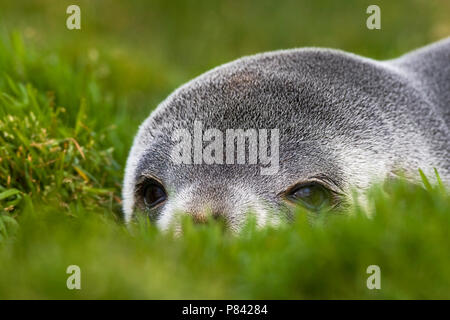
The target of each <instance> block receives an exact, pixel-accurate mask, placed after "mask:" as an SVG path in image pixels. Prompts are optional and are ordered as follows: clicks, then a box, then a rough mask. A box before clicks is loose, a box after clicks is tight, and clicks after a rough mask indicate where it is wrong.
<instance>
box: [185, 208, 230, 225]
mask: <svg viewBox="0 0 450 320" xmlns="http://www.w3.org/2000/svg"><path fill="white" fill-rule="evenodd" d="M191 216H192V220H193V221H194V223H195V224H207V223H209V222H211V221H219V220H220V221H221V220H224V214H222V213H220V212H217V211H215V212H200V213H192V214H191Z"/></svg>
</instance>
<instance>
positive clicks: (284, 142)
mask: <svg viewBox="0 0 450 320" xmlns="http://www.w3.org/2000/svg"><path fill="white" fill-rule="evenodd" d="M449 119H450V38H447V39H444V40H441V41H439V42H437V43H434V44H431V45H429V46H426V47H424V48H421V49H418V50H415V51H412V52H410V53H407V54H405V55H403V56H401V57H399V58H397V59H393V60H386V61H377V60H373V59H369V58H365V57H361V56H358V55H355V54H352V53H347V52H343V51H340V50H333V49H320V48H303V49H292V50H281V51H275V52H268V53H262V54H257V55H253V56H248V57H243V58H241V59H238V60H235V61H233V62H231V63H227V64H224V65H222V66H219V67H216V68H214V69H212V70H211V71H208V72H206V73H204V74H203V75H200V76H199V77H197V78H195V79H193V80H191V81H189V82H188V83H186V84H185V85H183V86H181V87H180V88H178V89H177V90H175V91H174V92H173V93H172V94H171V95H169V96H168V97H167V98H166V99H165V100H164V101H163V102H162V103H161V104H160V105H159V106H158V107H157V109H156V110H155V111H154V112H153V113H151V115H150V116H149V117H148V118H147V119H146V120H145V121H144V122H143V124H142V125H141V126H140V128H139V131H138V134H137V135H136V137H135V139H134V143H133V146H132V148H131V151H130V153H129V157H128V160H127V164H126V169H125V178H124V184H123V211H124V218H125V221H127V222H128V221H130V220H131V219H132V217H133V216H134V214H133V213H134V212H135V211H136V210H141V211H144V212H146V213H147V214H148V215H149V217H150V218H151V219H152V220H153V221H154V222H155V223H156V224H157V225H158V226H159V227H160V228H162V229H168V228H169V227H170V226H171V225H172V224H176V221H178V219H175V217H176V216H177V213H178V212H180V213H185V214H188V215H192V217H193V219H194V221H197V222H204V221H207V220H208V219H209V218H210V217H214V218H221V219H223V220H224V221H225V222H226V224H227V225H228V226H229V228H230V229H231V230H235V231H237V230H239V229H240V228H241V227H242V225H243V223H244V221H245V220H246V213H247V212H249V211H250V212H253V213H254V214H255V216H256V221H257V224H258V225H261V226H262V225H265V224H267V223H273V224H276V223H278V222H280V221H282V220H283V219H284V218H286V217H287V218H289V217H291V216H292V214H293V213H292V209H291V206H290V203H291V202H295V203H300V204H302V205H304V206H306V207H307V208H308V209H310V210H311V211H315V210H317V209H319V208H321V207H322V206H323V205H329V206H334V205H337V204H339V202H340V199H341V198H342V196H344V195H348V194H349V193H351V190H352V189H353V188H355V189H357V190H360V191H361V193H364V190H366V189H367V188H368V187H370V186H371V184H372V183H373V182H375V181H381V180H384V179H386V178H389V177H392V176H396V175H397V173H398V172H403V173H404V174H405V175H406V177H407V178H409V179H411V180H412V181H415V180H416V179H417V178H418V168H421V169H422V170H423V171H424V172H425V173H426V174H428V175H429V176H434V174H433V168H437V170H438V172H439V173H440V176H441V178H442V180H443V181H444V182H445V183H447V184H449V182H450V160H449V159H450V146H449V128H448V127H449ZM230 130H235V131H234V132H232V131H230ZM252 130H253V131H252ZM180 132H181V135H180ZM229 132H232V133H233V134H234V137H233V136H232V138H230V139H229V138H228V137H225V136H226V135H227V133H229ZM264 132H265V136H264V134H262V133H264ZM175 133H178V134H176V137H174V134H175ZM269 133H271V134H270V136H272V138H275V137H277V138H278V140H277V141H276V140H275V139H272V140H270V139H269V138H268V136H269ZM183 134H184V135H185V136H188V137H187V138H186V137H183ZM196 135H197V138H196ZM193 137H194V138H193ZM198 137H200V139H201V140H200V142H199V141H198V139H199V138H198ZM213 137H214V139H212V138H213ZM255 137H256V138H255ZM261 137H262V138H264V137H265V138H266V140H265V141H264V139H261ZM185 138H186V139H185ZM219 138H220V139H219ZM253 138H255V139H256V140H254V139H253ZM258 138H259V140H258ZM239 139H241V140H239ZM252 139H253V140H252ZM181 140H184V141H185V142H187V143H192V146H189V145H186V143H185V145H184V146H182V148H180V144H179V142H180V141H181ZM230 141H231V144H232V146H229V145H226V142H230ZM239 141H240V142H241V144H242V143H243V144H244V149H245V150H247V151H248V154H246V155H244V156H246V158H245V163H242V158H241V162H239V161H237V162H236V161H235V162H233V161H231V162H230V161H228V160H233V159H232V157H230V159H226V157H228V156H230V153H227V154H226V155H225V154H224V150H226V151H229V150H231V151H230V152H231V155H232V156H236V157H238V156H239V155H238V149H239V146H238V144H239ZM255 141H256V142H257V143H258V147H259V150H258V149H255V148H253V147H252V146H253V144H254V142H255ZM208 142H209V144H213V143H215V147H214V148H210V149H209V150H208V149H207V148H208ZM235 142H236V144H237V147H236V148H233V147H234V143H235ZM268 142H269V143H268ZM270 142H271V143H272V144H275V142H277V146H276V149H274V148H272V149H271V148H270V146H269V144H270ZM229 148H231V149H229ZM175 149H177V150H178V151H176V152H174V150H175ZM211 149H214V150H213V151H212V150H211ZM180 150H181V151H184V152H186V153H187V154H184V155H181V156H180V157H181V158H180V157H178V156H177V155H180V154H179V152H181V151H180ZM242 150H243V149H241V151H242ZM266 151H267V152H266ZM199 152H200V153H199ZM202 152H203V154H202ZM261 152H262V153H261ZM264 153H265V156H266V158H267V157H268V156H269V154H271V155H272V156H274V155H275V156H276V159H274V157H272V160H274V161H273V162H270V163H269V162H267V161H266V162H265V163H262V162H261V161H260V160H261V159H262V156H263V155H264ZM180 159H181V162H180ZM251 160H253V162H252V161H251ZM255 160H256V162H255ZM275 160H276V161H275ZM258 161H260V162H258ZM271 165H272V168H275V169H274V170H272V171H271V173H269V174H263V173H262V171H261V168H263V167H264V168H267V167H268V166H271ZM269 171H270V170H269Z"/></svg>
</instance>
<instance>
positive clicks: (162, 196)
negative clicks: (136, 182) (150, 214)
mask: <svg viewBox="0 0 450 320" xmlns="http://www.w3.org/2000/svg"><path fill="white" fill-rule="evenodd" d="M143 198H144V203H145V206H146V207H147V208H150V209H151V208H154V207H156V206H157V205H158V204H160V203H162V202H164V201H165V200H166V199H167V194H166V191H165V190H164V187H163V186H162V185H161V184H160V183H159V182H157V181H156V180H153V179H150V180H149V181H147V182H146V183H145V185H144V188H143Z"/></svg>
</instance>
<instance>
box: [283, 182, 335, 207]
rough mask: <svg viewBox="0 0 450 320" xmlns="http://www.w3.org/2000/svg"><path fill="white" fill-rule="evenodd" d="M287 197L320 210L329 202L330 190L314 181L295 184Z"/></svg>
mask: <svg viewBox="0 0 450 320" xmlns="http://www.w3.org/2000/svg"><path fill="white" fill-rule="evenodd" d="M287 198H288V199H289V200H291V201H294V202H296V203H300V204H301V205H303V206H304V207H306V208H307V209H310V210H314V211H317V210H320V209H322V208H324V207H325V206H328V205H330V203H331V193H330V191H329V190H328V189H326V188H325V187H324V186H322V185H321V184H319V183H315V182H312V183H308V184H303V185H298V186H295V187H294V188H293V189H292V190H291V191H290V192H289V194H288V195H287Z"/></svg>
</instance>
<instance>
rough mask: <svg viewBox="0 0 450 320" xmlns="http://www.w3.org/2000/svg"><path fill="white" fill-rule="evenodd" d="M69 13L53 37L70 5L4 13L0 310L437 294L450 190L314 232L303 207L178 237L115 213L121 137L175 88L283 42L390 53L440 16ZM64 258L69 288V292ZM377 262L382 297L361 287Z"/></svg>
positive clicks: (447, 289) (122, 7)
mask: <svg viewBox="0 0 450 320" xmlns="http://www.w3.org/2000/svg"><path fill="white" fill-rule="evenodd" d="M80 3H81V7H82V13H83V12H84V15H83V20H82V21H83V22H82V25H83V28H84V29H83V30H82V31H81V32H78V33H77V32H70V31H67V30H65V29H64V27H62V28H61V27H59V26H60V25H62V26H64V22H65V17H66V16H65V8H66V7H67V5H68V4H71V3H65V2H64V1H61V2H58V4H57V5H56V4H55V2H52V1H44V2H42V3H40V2H39V3H38V2H37V1H27V2H3V3H1V4H0V12H1V13H2V16H1V18H2V19H1V20H0V299H11V298H288V299H298V298H300V299H303V298H369V299H372V298H373V299H382V298H449V297H450V239H449V238H450V235H449V233H448V226H449V225H450V223H449V222H450V221H449V220H450V214H449V213H450V197H449V195H448V193H447V191H445V190H444V187H443V186H442V185H439V184H438V186H432V185H431V184H430V183H429V182H428V180H427V179H426V177H424V176H423V180H424V188H418V187H413V186H411V185H408V184H406V183H402V182H396V183H393V184H392V185H390V186H389V188H388V189H387V190H385V189H382V188H374V189H373V191H372V193H371V196H370V203H371V207H372V211H373V212H372V214H373V218H372V219H368V218H367V217H366V214H365V212H364V210H363V209H361V208H360V207H359V206H358V205H356V204H354V205H353V206H351V207H350V208H349V215H348V216H336V217H330V219H329V220H326V221H325V220H324V219H318V220H317V222H316V223H314V224H312V225H311V224H309V223H308V219H307V215H306V214H305V212H303V211H301V210H299V212H298V218H297V220H296V222H295V223H294V224H292V225H286V226H283V227H282V228H281V229H279V230H274V229H270V228H267V229H263V230H256V229H255V228H254V226H253V225H252V223H251V221H249V225H248V226H247V228H246V229H245V230H244V231H243V232H242V234H240V235H238V236H231V235H229V234H227V233H223V232H222V230H221V228H220V226H216V225H212V226H208V227H200V228H199V227H194V226H192V225H191V224H190V222H189V221H187V222H186V223H185V234H184V236H183V237H182V238H178V239H177V238H173V237H172V236H171V235H168V234H162V233H160V232H158V231H157V230H155V229H154V227H153V226H151V225H149V223H148V222H146V221H145V220H140V221H138V222H136V223H134V224H133V225H131V226H130V228H127V227H125V226H124V225H123V224H122V223H121V219H120V185H121V181H122V176H123V167H124V163H125V159H126V156H127V152H128V149H129V147H130V145H131V141H132V138H133V135H134V133H135V131H136V129H137V126H138V124H139V123H140V122H141V121H142V120H143V119H144V118H145V117H146V116H147V115H148V113H149V112H150V110H151V109H152V108H154V107H155V106H156V104H157V103H158V102H159V101H161V100H162V99H163V98H164V97H165V96H166V95H167V94H168V93H169V92H170V91H172V90H173V89H174V88H175V87H176V86H177V85H179V84H181V83H183V82H185V81H187V80H188V79H189V78H191V77H193V76H195V75H196V74H198V73H200V72H202V71H204V70H206V69H208V68H210V67H213V66H215V65H217V64H219V63H223V62H226V61H228V60H231V59H233V58H236V57H238V56H240V55H243V54H250V53H255V52H259V51H265V50H274V49H280V48H288V47H296V46H307V45H321V46H333V47H339V48H342V49H346V50H349V51H353V52H356V53H361V54H366V55H369V56H372V57H376V58H390V57H393V56H395V55H397V54H399V53H402V52H404V51H407V50H410V49H412V48H413V47H416V46H419V45H424V44H426V43H427V42H431V41H433V40H437V39H438V38H440V37H443V36H445V35H446V33H448V30H450V27H449V26H450V25H449V23H448V21H449V20H448V19H447V18H446V16H445V15H443V12H446V10H444V9H443V8H442V7H441V5H437V4H436V3H432V2H421V1H399V2H395V3H394V2H386V3H384V2H383V6H382V17H383V18H382V19H384V20H383V22H382V26H383V27H382V28H384V29H383V30H384V31H383V32H378V33H377V32H370V31H368V30H367V29H365V28H364V27H361V25H363V26H364V22H365V20H364V12H365V8H366V7H367V5H368V3H369V2H367V3H366V2H364V1H354V2H351V1H350V2H349V4H347V2H346V4H345V5H342V6H337V5H334V4H333V2H331V1H323V2H321V4H316V2H314V3H313V2H309V4H307V3H306V2H302V1H295V2H294V1H292V2H290V1H288V2H286V3H285V4H283V5H277V8H276V9H277V10H274V5H273V4H272V3H271V2H270V1H261V2H260V3H261V4H260V5H258V6H256V5H251V3H250V2H240V3H239V4H237V3H236V4H231V2H230V3H228V2H226V3H227V4H222V5H220V4H218V3H216V2H211V1H204V2H200V3H199V4H198V5H197V6H182V7H179V6H178V7H175V6H174V5H172V4H169V3H167V2H166V1H152V2H151V4H149V3H147V2H133V4H129V2H121V3H120V4H117V3H116V4H115V5H114V6H111V5H108V8H105V4H102V3H101V2H95V4H92V3H93V2H89V3H90V4H88V2H83V1H81V2H80ZM179 5H181V4H179ZM405 5H407V6H409V10H407V11H408V12H409V13H412V12H420V13H421V14H420V15H418V16H416V15H413V14H408V15H407V14H406V13H405V10H404V6H405ZM442 6H448V5H447V4H445V3H442ZM124 12H126V14H123V13H124ZM94 13H95V14H94ZM361 15H362V17H361ZM149 17H152V19H149ZM61 21H62V22H61ZM13 27H14V28H15V31H13ZM343 30H345V32H344V31H343ZM131 31H133V32H131ZM412 34H413V35H414V36H411V35H412ZM143 39H144V40H145V39H150V40H151V41H150V40H148V41H147V40H145V41H144V40H143ZM44 40H45V41H44ZM421 174H422V173H421ZM422 175H423V174H422ZM438 181H439V179H438ZM72 264H75V265H79V266H80V267H81V272H82V290H79V291H77V290H73V291H71V290H68V289H67V288H66V279H67V277H68V275H67V274H66V268H67V267H68V266H69V265H72ZM373 264H375V265H379V266H380V268H381V287H382V289H381V290H369V289H367V287H366V279H367V277H368V276H369V275H368V274H366V268H367V267H368V266H369V265H373Z"/></svg>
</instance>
